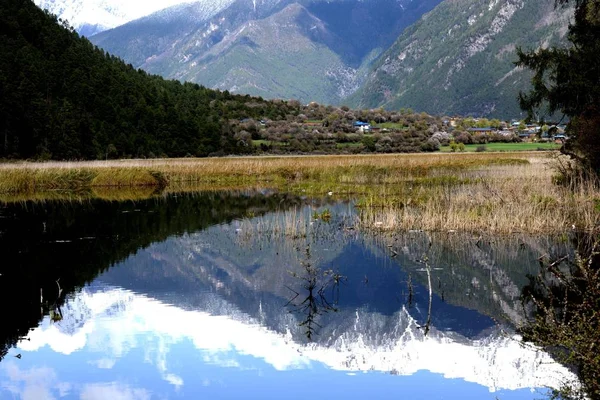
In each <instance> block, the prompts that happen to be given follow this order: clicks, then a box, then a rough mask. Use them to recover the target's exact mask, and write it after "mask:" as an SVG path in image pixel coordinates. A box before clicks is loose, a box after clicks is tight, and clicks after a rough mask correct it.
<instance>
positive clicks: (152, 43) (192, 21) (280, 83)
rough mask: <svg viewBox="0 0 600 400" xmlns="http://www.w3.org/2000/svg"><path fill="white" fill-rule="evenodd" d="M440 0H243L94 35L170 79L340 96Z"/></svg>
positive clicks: (332, 99) (327, 99) (330, 98)
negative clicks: (208, 12)
mask: <svg viewBox="0 0 600 400" xmlns="http://www.w3.org/2000/svg"><path fill="white" fill-rule="evenodd" d="M440 1H441V0H372V1H361V0H336V1H323V0H300V1H294V0H280V1H277V0H270V1H269V0H263V1H260V0H259V1H250V0H236V1H234V2H232V3H231V4H230V5H229V6H228V7H227V8H225V9H223V10H222V11H221V12H220V13H218V14H216V15H215V16H213V17H211V18H208V19H206V20H204V21H202V19H201V18H197V17H195V16H194V15H195V14H194V10H193V5H190V6H187V7H179V8H172V9H169V10H165V12H163V13H157V14H154V15H151V16H149V17H147V18H144V19H141V20H138V21H133V22H131V23H129V24H125V25H124V26H121V27H118V28H116V29H113V30H110V31H106V32H103V33H101V34H98V35H96V36H94V37H92V38H91V40H92V42H94V43H95V44H97V45H98V46H100V47H102V48H103V49H105V50H106V51H108V52H110V53H111V54H115V55H118V56H120V57H122V58H123V59H125V60H126V61H127V62H130V63H132V64H133V65H134V66H135V67H138V68H142V69H144V70H146V71H148V72H151V73H155V74H159V75H162V76H165V77H168V78H175V79H180V80H187V81H192V82H197V83H201V84H203V85H206V86H208V87H212V88H218V89H222V90H228V91H231V92H238V93H249V94H253V95H260V96H263V97H266V98H296V99H299V100H301V101H303V102H308V101H317V102H322V103H340V102H341V101H342V99H343V98H345V97H346V96H348V95H350V94H351V93H353V92H354V91H355V90H356V89H357V88H358V87H359V86H360V84H361V82H362V80H363V77H364V76H365V72H366V66H367V65H368V64H369V62H371V61H372V60H373V59H375V58H376V57H377V56H378V55H379V54H381V52H383V51H384V50H385V49H387V48H388V47H389V46H390V45H391V44H392V43H393V41H394V40H395V39H396V38H397V37H398V35H399V34H400V33H401V32H402V31H403V30H404V29H405V28H406V27H407V26H409V25H410V24H412V23H413V22H415V21H416V20H418V19H419V18H420V16H421V15H423V13H425V12H427V11H429V10H431V9H432V8H433V7H435V6H436V5H437V4H438V3H439V2H440ZM166 11H168V12H166ZM199 22H201V23H199ZM150 32H151V33H150Z"/></svg>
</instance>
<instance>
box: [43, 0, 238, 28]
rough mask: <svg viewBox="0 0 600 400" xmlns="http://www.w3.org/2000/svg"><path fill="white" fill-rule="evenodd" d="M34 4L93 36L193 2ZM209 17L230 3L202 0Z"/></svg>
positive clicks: (67, 0) (55, 0) (69, 0)
mask: <svg viewBox="0 0 600 400" xmlns="http://www.w3.org/2000/svg"><path fill="white" fill-rule="evenodd" d="M34 2H35V4H36V5H37V6H38V7H40V8H43V9H45V10H47V11H49V12H51V13H52V14H55V15H56V16H58V17H59V18H60V19H62V20H65V21H67V22H68V23H69V25H71V26H72V27H73V28H75V30H77V31H78V32H80V33H81V34H85V35H89V36H91V35H93V34H95V33H98V32H102V31H104V30H107V29H111V28H115V27H117V26H120V25H123V24H125V23H127V22H130V21H133V20H136V19H139V18H142V17H145V16H147V15H150V14H153V13H155V12H157V11H160V10H163V9H166V8H169V7H172V6H176V5H179V4H183V3H193V2H194V0H125V1H123V0H34ZM197 3H198V4H199V5H200V6H201V7H203V8H206V10H207V12H208V13H209V16H212V15H214V14H215V13H217V12H219V11H220V10H222V9H223V8H224V7H226V6H227V5H229V4H230V3H231V1H229V0H202V1H198V2H197Z"/></svg>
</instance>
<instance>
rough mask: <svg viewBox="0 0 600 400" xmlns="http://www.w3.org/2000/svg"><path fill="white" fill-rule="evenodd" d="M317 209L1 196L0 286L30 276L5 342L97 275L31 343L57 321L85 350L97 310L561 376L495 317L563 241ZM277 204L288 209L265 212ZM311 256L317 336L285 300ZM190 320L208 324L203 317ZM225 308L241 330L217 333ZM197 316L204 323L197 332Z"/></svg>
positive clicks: (378, 364)
mask: <svg viewBox="0 0 600 400" xmlns="http://www.w3.org/2000/svg"><path fill="white" fill-rule="evenodd" d="M305 203H306V202H305ZM315 204H316V203H313V206H312V207H314V206H315ZM312 207H308V206H303V201H301V200H299V199H296V198H290V197H287V196H282V195H278V194H269V193H267V194H256V193H255V194H252V195H249V194H243V193H241V194H240V193H238V194H222V193H220V194H202V195H195V196H179V197H175V196H173V197H168V198H165V199H161V200H150V201H146V202H137V203H105V202H98V203H90V204H77V205H75V204H55V203H50V204H47V205H44V206H43V207H40V206H35V205H28V206H27V207H25V208H23V207H14V208H8V209H4V210H2V214H3V216H5V217H9V218H4V219H1V220H0V224H1V225H0V231H2V232H3V236H2V238H1V241H0V247H1V248H0V250H2V251H3V252H4V253H5V254H8V255H10V257H9V258H10V259H11V260H14V268H7V267H4V266H3V267H1V268H0V273H2V276H1V277H0V287H1V288H2V289H6V288H9V287H13V286H15V287H16V286H19V285H20V287H22V291H21V292H19V293H17V294H16V295H9V294H8V293H10V291H8V290H3V291H2V296H3V298H2V300H3V301H4V303H5V304H15V305H16V306H14V307H12V308H9V309H8V312H9V313H10V315H9V317H8V319H7V320H8V321H10V323H9V324H3V326H2V328H1V330H0V333H1V334H2V340H3V343H6V345H7V346H8V345H11V344H13V343H14V342H15V341H16V339H17V337H18V336H20V335H25V334H26V333H27V330H28V329H29V328H31V327H34V326H37V324H38V323H39V320H40V317H41V315H40V303H39V298H40V297H39V296H40V288H42V291H43V293H44V298H45V299H48V300H47V301H49V302H52V301H54V300H52V299H53V297H54V298H56V296H57V294H56V292H57V288H58V287H59V286H60V287H61V289H63V290H64V291H65V292H66V293H72V292H74V291H75V290H76V289H77V288H78V287H81V286H82V285H83V284H84V283H86V282H92V281H93V282H94V283H92V284H91V286H90V287H89V288H86V289H83V291H82V292H80V293H74V294H70V295H69V298H70V300H69V301H68V302H66V304H63V299H58V300H59V301H58V302H57V304H58V306H61V305H62V314H63V317H64V318H63V320H62V321H59V322H57V323H50V322H49V320H48V318H46V319H44V321H43V323H42V326H41V327H40V328H39V329H37V330H36V331H35V332H34V333H32V334H31V335H30V337H29V338H30V339H31V346H35V345H36V343H38V344H39V343H44V341H48V340H50V339H48V338H46V336H45V332H47V331H52V332H55V333H56V334H57V335H58V336H57V337H59V338H62V339H61V340H63V341H64V343H63V344H62V346H66V347H65V348H64V349H63V350H64V351H67V350H68V349H69V348H71V349H74V348H79V347H80V346H85V343H86V340H87V339H86V338H87V336H86V335H88V334H90V333H89V331H90V329H95V328H94V326H95V325H94V324H100V325H99V326H101V325H102V324H103V323H104V322H103V321H117V325H119V321H121V322H120V323H121V325H120V326H122V327H125V328H126V329H138V328H139V325H138V324H137V322H135V321H136V320H135V318H138V317H139V318H145V319H146V320H147V322H148V324H150V325H151V326H152V329H153V330H154V331H156V332H158V333H157V334H161V332H162V331H161V329H166V328H162V327H161V326H160V325H161V324H166V325H170V326H169V327H168V328H169V329H170V331H169V332H168V334H169V335H180V336H181V335H183V336H189V337H192V339H193V338H194V337H196V336H197V335H205V336H206V335H208V338H207V337H202V338H199V339H198V340H200V339H202V343H203V345H202V346H204V347H202V348H207V347H210V346H211V345H212V344H211V343H210V340H216V341H217V342H219V340H220V339H219V340H218V338H219V336H224V337H225V338H227V340H229V342H227V343H226V344H227V345H229V344H231V343H234V344H233V345H234V346H238V344H239V342H240V340H242V339H240V338H239V337H238V336H240V335H242V336H243V335H244V334H248V335H250V336H251V337H253V338H255V339H256V340H257V341H258V342H257V343H263V344H264V343H270V341H275V342H277V343H280V344H281V346H282V347H283V348H285V349H286V353H284V354H288V353H289V354H296V357H301V358H300V359H296V358H290V360H293V361H289V360H288V361H285V362H283V364H281V365H284V366H289V365H302V363H306V362H314V361H317V362H321V363H324V364H326V365H328V366H330V367H331V368H334V369H342V370H345V369H352V370H369V369H376V370H380V371H386V372H393V373H400V374H411V373H413V372H414V371H416V370H419V369H428V370H430V371H433V372H439V373H443V374H447V375H448V376H455V375H452V371H455V370H458V371H460V377H462V378H464V379H466V380H469V381H473V382H478V383H481V384H484V385H486V386H488V387H490V388H512V387H534V386H543V385H544V384H546V383H549V382H551V381H552V379H554V378H553V375H552V374H550V372H552V371H554V372H556V371H555V370H548V371H546V370H544V369H540V370H539V371H538V370H537V369H536V364H535V363H536V362H538V361H540V360H541V359H543V360H546V356H545V355H543V354H541V353H540V354H535V353H533V352H526V351H525V350H523V349H520V347H519V344H518V343H517V342H516V341H514V340H512V339H510V338H503V337H501V336H500V335H499V333H498V328H497V327H496V325H495V323H494V319H502V317H503V316H507V317H508V318H509V319H510V320H513V321H518V320H519V312H518V307H517V302H518V295H519V290H520V289H519V288H520V286H521V285H522V284H523V283H524V282H523V281H524V275H525V272H527V271H528V269H531V268H532V267H535V261H534V260H535V258H537V256H538V255H539V253H538V251H539V249H547V248H550V247H551V246H552V245H554V244H552V242H551V241H550V240H549V241H547V242H541V244H538V243H539V242H538V241H533V240H531V239H528V238H521V239H509V240H507V241H502V240H496V241H494V242H486V241H484V240H482V241H479V240H477V238H471V237H468V236H459V235H426V234H423V233H419V232H415V233H411V234H407V235H401V236H396V237H395V236H374V237H373V236H368V235H367V236H364V235H361V234H359V233H357V232H356V231H355V230H354V229H353V225H354V223H355V219H354V218H355V214H354V210H353V208H352V207H351V205H348V204H337V205H334V204H330V205H329V206H328V207H329V208H330V210H331V212H332V214H333V215H334V218H333V219H332V221H330V222H325V221H322V220H313V219H312V218H311V217H312V211H313V210H312ZM275 210H279V211H280V212H277V213H268V212H269V211H275ZM283 210H288V211H283ZM263 214H264V215H263ZM92 238H93V239H92ZM430 242H431V243H432V246H431V247H430V248H429V243H430ZM536 246H539V247H536ZM424 252H427V254H428V257H429V259H430V260H431V264H432V267H433V269H432V286H433V288H432V289H433V292H434V295H433V297H432V315H431V323H432V328H431V330H430V332H429V334H428V335H427V336H425V335H424V332H423V329H421V326H422V325H423V324H424V322H425V321H426V320H427V310H428V306H429V295H428V293H429V291H428V288H427V279H426V278H425V274H424V272H423V265H422V264H420V263H418V262H417V260H418V259H419V258H421V257H422V256H423V253H424ZM307 264H311V265H313V266H314V267H315V268H316V269H315V270H316V271H317V273H318V276H317V277H316V279H317V284H318V285H321V287H322V288H323V293H324V296H325V297H327V299H328V300H329V301H330V302H331V304H332V305H333V307H332V308H331V309H330V310H327V311H328V312H323V313H321V314H319V315H318V317H317V320H316V322H317V323H318V325H319V328H318V329H317V330H316V335H315V336H313V338H312V339H313V342H311V343H307V341H306V339H305V337H304V335H305V333H306V332H305V330H304V328H303V326H302V325H301V323H302V322H303V319H304V318H305V317H306V316H305V315H303V314H302V313H299V312H297V310H294V307H293V304H294V303H292V304H291V305H288V306H287V307H285V305H286V303H287V302H288V301H289V300H290V299H291V298H292V297H293V295H294V293H298V295H299V297H298V300H297V301H302V299H303V296H306V290H305V287H304V284H303V282H305V281H303V276H304V274H306V273H307V271H308V270H307V268H306V265H307ZM110 266H113V268H110V269H109V267H110ZM100 271H104V273H103V274H102V275H101V276H100V277H99V278H97V279H96V276H97V274H98V273H99V272H100ZM325 271H331V272H332V273H334V274H338V275H339V276H342V277H343V278H344V279H343V280H341V281H340V283H339V285H338V286H337V287H334V286H331V285H329V284H328V283H327V281H328V280H329V279H330V277H331V276H332V275H331V274H329V275H327V274H325ZM57 279H59V285H57V284H56V280H57ZM116 288H124V289H126V290H130V291H131V292H128V291H123V290H120V289H116ZM336 290H339V297H337V296H336V295H335V294H336V293H335V291H336ZM136 293H138V294H136ZM335 298H337V300H338V301H337V302H336V301H335V300H334V299H335ZM297 301H296V302H297ZM165 304H170V305H172V306H166V305H165ZM296 304H297V303H296ZM134 305H135V306H134ZM138 305H139V307H138ZM44 307H45V310H44V311H45V312H48V308H49V306H48V305H45V306H44ZM132 307H133V308H132ZM334 308H335V309H336V310H337V311H334V310H333V309H334ZM139 313H141V314H140V315H138V314H139ZM167 314H168V315H167ZM217 316H224V317H221V319H219V318H217ZM176 317H177V318H176ZM160 318H163V319H165V320H164V321H161V320H160ZM187 319H189V320H191V321H195V320H198V321H197V322H198V323H200V322H201V323H202V324H203V325H196V326H195V327H194V324H191V323H190V322H189V321H187ZM223 321H225V322H223ZM134 322H135V323H134ZM221 322H222V323H223V324H225V325H227V326H228V329H232V331H227V333H224V331H219V329H220V328H219V327H220V326H221V325H219V324H220V323H221ZM258 324H260V326H259V325H258ZM197 326H203V327H210V329H204V330H202V332H195V330H197ZM98 329H100V328H98ZM223 329H225V328H223ZM179 330H182V332H179ZM208 331H213V332H208ZM165 334H166V333H165ZM36 335H37V336H36ZM209 339H210V340H209ZM128 340H134V339H128ZM23 346H25V347H27V346H29V344H28V343H26V342H23V344H22V346H21V347H22V348H25V347H23ZM78 346H79V347H78ZM240 346H241V345H240ZM244 346H245V347H243V348H244V349H247V350H244V351H247V352H248V353H247V354H251V355H257V356H258V357H267V356H266V355H264V356H263V355H261V351H262V350H261V348H260V347H258V348H255V347H253V346H255V343H253V342H249V343H245V344H244ZM265 346H266V345H265ZM236 348H237V349H239V347H236ZM267 348H268V346H267ZM65 349H66V350H65ZM71 351H73V350H71ZM298 354H300V356H298ZM290 357H291V356H290ZM440 357H441V358H440ZM274 363H276V364H277V363H279V361H277V362H275V361H274ZM286 363H287V364H286ZM298 363H299V364H298ZM277 365H280V364H277ZM544 368H545V367H544ZM553 368H554V367H553ZM536 371H537V372H536ZM540 371H541V372H540ZM540 373H542V374H543V375H544V377H543V378H541V377H540V376H538V375H539V374H540ZM536 374H538V375H536ZM544 379H546V380H544ZM510 385H513V386H510Z"/></svg>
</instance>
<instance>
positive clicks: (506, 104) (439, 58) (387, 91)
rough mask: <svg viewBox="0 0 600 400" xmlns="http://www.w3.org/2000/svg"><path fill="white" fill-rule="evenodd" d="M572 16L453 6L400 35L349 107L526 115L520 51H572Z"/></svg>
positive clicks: (458, 0)
mask: <svg viewBox="0 0 600 400" xmlns="http://www.w3.org/2000/svg"><path fill="white" fill-rule="evenodd" d="M571 15H572V9H558V10H555V9H554V1H552V0H543V1H539V0H535V1H534V0H491V1H485V2H484V1H478V0H446V1H444V2H442V3H441V4H440V5H439V6H438V7H436V8H435V9H434V10H433V11H431V12H430V13H428V14H426V15H424V16H423V18H422V19H421V20H420V21H419V22H418V23H416V24H414V25H413V26H411V27H410V28H409V29H407V30H406V31H405V32H404V33H403V34H402V35H400V37H399V38H398V40H397V41H396V42H395V43H394V44H393V45H392V46H391V47H390V49H389V50H387V51H386V52H385V53H384V54H383V55H382V56H381V57H380V58H379V59H378V60H377V61H376V62H375V63H374V64H373V67H372V69H371V71H370V73H369V77H368V79H367V80H366V82H365V83H364V85H363V86H362V87H361V89H360V90H359V91H358V92H357V93H355V94H354V95H353V96H352V98H351V99H349V103H350V104H351V105H355V106H359V107H379V106H384V107H386V108H390V109H397V108H401V107H410V108H414V109H416V110H419V111H426V112H429V113H433V114H463V115H467V114H468V115H475V116H498V117H505V118H509V117H511V116H519V115H520V110H519V107H518V102H517V95H518V92H519V91H520V90H526V89H527V88H528V87H529V80H530V78H531V74H530V73H529V72H528V71H524V70H521V69H519V68H516V67H515V66H514V62H515V61H516V60H517V56H516V49H517V47H519V46H521V47H523V48H524V49H530V48H537V47H540V46H550V45H554V44H564V43H565V34H566V32H567V27H568V22H569V17H570V16H571Z"/></svg>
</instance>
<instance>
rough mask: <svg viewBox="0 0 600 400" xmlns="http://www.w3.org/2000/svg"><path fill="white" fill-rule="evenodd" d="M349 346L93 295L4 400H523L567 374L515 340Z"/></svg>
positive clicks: (49, 338)
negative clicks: (317, 399) (302, 340)
mask: <svg viewBox="0 0 600 400" xmlns="http://www.w3.org/2000/svg"><path fill="white" fill-rule="evenodd" d="M405 318H409V317H408V315H407V314H406V316H405ZM349 337H350V336H349ZM352 337H353V340H352V342H349V343H346V344H345V345H344V346H341V347H340V346H336V347H335V348H328V347H324V346H321V345H317V344H309V345H300V344H297V343H295V342H293V341H292V340H291V337H290V335H284V334H278V333H275V332H273V331H270V330H268V329H267V328H265V327H262V326H260V325H258V324H255V323H254V321H253V320H252V319H251V318H250V317H248V316H241V317H240V316H239V315H238V316H237V317H236V318H233V317H228V316H215V315H210V314H208V313H205V312H200V311H186V310H182V309H180V308H177V307H174V306H170V305H166V304H163V303H161V302H159V301H157V300H154V299H150V298H147V297H145V296H142V295H138V294H134V293H131V292H129V291H124V290H121V289H111V288H105V289H104V290H98V291H93V290H92V289H91V288H90V289H85V290H84V291H82V292H81V293H79V294H78V295H77V296H76V297H75V299H74V300H72V301H71V302H70V303H69V305H68V306H67V307H65V319H64V320H63V321H61V322H59V323H56V324H54V323H50V321H49V319H48V318H46V319H45V320H44V322H43V323H42V325H41V326H40V327H38V328H36V329H35V330H33V331H32V332H31V333H30V335H29V336H28V339H29V340H23V341H22V342H21V343H20V344H19V346H18V348H17V349H13V350H11V351H10V352H9V354H8V355H7V357H6V358H5V360H4V361H3V362H2V363H1V364H0V382H2V383H1V389H0V398H11V397H13V395H16V397H17V398H24V399H46V398H63V397H64V398H82V399H106V398H109V399H151V398H157V399H163V398H210V399H212V398H242V397H243V398H281V397H287V398H303V397H305V396H312V395H317V394H318V395H320V396H326V397H325V398H337V397H346V398H364V397H365V396H371V397H373V398H387V397H390V396H401V397H402V398H411V399H414V398H423V399H429V398H456V399H459V398H460V399H464V398H473V399H479V398H492V399H493V398H496V397H498V398H500V399H513V398H518V399H521V398H535V397H539V393H538V392H536V393H532V391H531V390H530V389H529V387H530V386H536V387H540V386H544V385H546V384H556V380H557V379H559V378H558V377H559V376H561V374H562V373H563V372H564V371H562V369H561V368H558V367H557V366H556V365H555V364H552V363H551V362H550V360H549V359H548V358H547V357H546V356H545V355H544V354H543V353H536V352H533V351H532V350H528V349H525V348H522V347H521V346H520V345H519V344H518V343H517V342H516V341H514V340H511V339H508V338H504V339H503V338H487V339H481V340H473V341H469V340H466V339H464V338H462V339H461V340H455V339H451V338H450V337H449V336H443V335H441V334H439V335H431V336H428V337H419V336H418V335H415V334H414V332H413V330H412V329H411V328H410V324H409V327H408V328H407V329H406V330H405V331H404V332H399V334H398V335H397V336H395V337H393V338H390V341H389V342H388V343H387V345H385V346H383V345H380V346H378V347H376V348H373V347H372V346H369V345H368V344H365V343H364V342H363V343H361V340H362V339H364V338H362V339H361V336H360V335H359V336H352ZM19 353H20V354H21V355H22V358H21V359H17V358H15V357H14V356H15V355H16V354H19ZM357 358H358V359H362V360H360V361H356V360H354V361H353V362H349V360H351V359H357ZM360 370H362V372H360ZM369 370H371V371H369ZM424 370H429V371H432V372H425V371H424ZM381 371H384V372H390V371H395V373H397V374H399V375H394V374H389V373H382V372H381ZM444 376H446V378H444ZM450 378H455V379H450ZM490 388H492V389H494V388H497V389H499V391H496V392H495V393H492V392H491V390H490ZM516 388H521V389H520V390H516V391H508V390H503V389H516Z"/></svg>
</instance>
